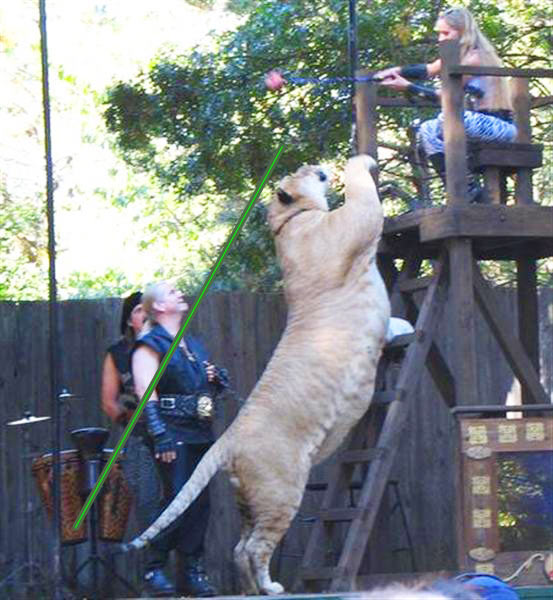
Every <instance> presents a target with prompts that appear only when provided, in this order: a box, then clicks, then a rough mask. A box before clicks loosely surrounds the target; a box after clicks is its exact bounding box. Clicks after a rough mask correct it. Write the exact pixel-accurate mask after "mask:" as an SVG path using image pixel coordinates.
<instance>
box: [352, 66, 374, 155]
mask: <svg viewBox="0 0 553 600" xmlns="http://www.w3.org/2000/svg"><path fill="white" fill-rule="evenodd" d="M355 75H356V77H357V78H359V77H367V76H368V75H370V72H369V71H365V70H362V71H357V72H356V73H355ZM355 127H356V130H357V152H358V153H359V154H369V155H370V156H372V157H373V158H374V160H375V161H377V162H378V153H377V148H378V143H377V139H376V85H375V84H374V83H371V82H368V81H356V83H355Z"/></svg>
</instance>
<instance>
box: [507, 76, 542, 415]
mask: <svg viewBox="0 0 553 600" xmlns="http://www.w3.org/2000/svg"><path fill="white" fill-rule="evenodd" d="M512 86H513V109H514V111H515V122H516V124H517V128H518V136H517V141H518V142H520V143H523V144H530V143H531V141H532V130H531V126H530V92H529V90H528V79H522V78H516V79H515V80H514V81H513V82H512ZM515 199H516V202H517V204H533V202H534V197H533V192H532V169H522V168H519V169H518V171H517V178H516V183H515ZM517 302H518V331H519V338H520V341H521V343H522V345H523V347H524V349H525V350H526V352H527V353H528V357H529V358H530V361H531V362H532V364H533V365H534V368H535V369H536V372H537V373H538V376H539V373H540V340H539V335H540V334H539V323H538V318H539V315H538V280H537V273H536V261H535V260H534V259H533V258H520V259H518V260H517ZM530 402H532V396H531V395H530V394H529V393H528V390H527V389H526V388H525V387H524V386H522V403H523V404H529V403H530Z"/></svg>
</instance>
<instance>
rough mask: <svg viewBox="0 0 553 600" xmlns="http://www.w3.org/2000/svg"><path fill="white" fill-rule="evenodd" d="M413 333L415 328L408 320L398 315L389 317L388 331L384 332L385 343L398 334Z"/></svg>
mask: <svg viewBox="0 0 553 600" xmlns="http://www.w3.org/2000/svg"><path fill="white" fill-rule="evenodd" d="M409 333H415V330H414V328H413V326H412V325H411V323H409V321H406V320H405V319H400V318H398V317H390V322H389V323H388V331H387V332H386V343H387V344H388V343H389V342H391V341H392V340H393V339H394V338H395V337H397V336H398V335H407V334H409Z"/></svg>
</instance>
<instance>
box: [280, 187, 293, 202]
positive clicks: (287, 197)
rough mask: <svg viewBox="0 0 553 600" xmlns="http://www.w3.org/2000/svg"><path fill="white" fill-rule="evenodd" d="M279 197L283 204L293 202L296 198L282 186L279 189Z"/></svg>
mask: <svg viewBox="0 0 553 600" xmlns="http://www.w3.org/2000/svg"><path fill="white" fill-rule="evenodd" d="M277 198H278V199H279V201H280V202H282V204H292V202H294V198H292V196H290V194H288V193H286V192H285V191H284V190H283V189H281V188H279V189H278V190H277Z"/></svg>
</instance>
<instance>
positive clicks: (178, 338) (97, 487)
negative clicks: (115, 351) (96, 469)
mask: <svg viewBox="0 0 553 600" xmlns="http://www.w3.org/2000/svg"><path fill="white" fill-rule="evenodd" d="M282 148H283V146H280V148H279V149H278V151H277V153H276V155H275V157H274V158H273V162H272V163H271V165H270V167H269V168H268V169H267V171H266V173H265V175H264V176H263V179H262V180H261V183H260V184H259V187H258V188H257V190H256V191H255V193H254V195H253V196H252V198H251V200H250V201H249V203H248V205H247V206H246V208H245V209H244V211H243V212H242V215H241V217H240V220H239V221H238V224H237V225H236V227H235V228H234V230H233V232H232V233H231V234H230V236H229V238H228V240H227V243H226V245H225V247H224V248H223V250H222V251H221V253H220V254H219V258H217V261H216V262H215V265H214V267H213V268H212V269H211V273H210V274H209V276H208V278H207V280H206V282H205V283H204V285H203V287H202V290H201V291H200V293H199V295H198V297H197V298H196V302H194V306H193V307H192V310H190V312H189V313H188V317H187V318H186V321H185V322H184V324H183V325H182V327H181V328H180V331H179V332H178V333H177V335H176V336H175V339H174V340H173V343H172V344H171V347H170V348H169V350H167V353H166V354H165V356H164V357H163V359H162V361H161V364H160V365H159V368H158V370H157V371H156V374H155V375H154V376H153V378H152V381H151V382H150V385H149V386H148V389H147V390H146V391H145V392H144V396H142V400H141V401H140V404H139V405H138V407H137V408H136V410H135V412H134V415H133V416H132V418H131V420H130V421H129V422H128V424H127V427H126V428H125V431H124V432H123V435H122V436H121V439H120V440H119V442H118V443H117V445H116V446H115V449H114V450H113V452H112V453H111V457H110V459H109V460H108V462H107V464H106V466H105V467H104V469H103V471H102V473H101V474H100V477H98V481H97V482H96V485H95V486H94V489H93V490H92V491H91V492H90V494H89V496H88V498H87V499H86V502H85V504H84V506H83V509H82V511H81V514H80V515H79V516H78V517H77V520H76V521H75V523H74V524H73V529H78V528H79V527H80V525H81V523H82V520H83V519H84V518H85V517H86V515H87V513H88V511H89V510H90V507H91V506H92V503H93V502H94V500H95V499H96V496H97V495H98V494H99V493H100V490H101V489H102V485H104V481H105V480H106V477H107V476H108V474H109V472H110V470H111V467H112V466H113V463H114V462H115V461H116V460H117V457H118V456H119V453H120V452H121V449H122V448H123V446H124V445H125V443H126V442H127V439H128V438H129V436H130V434H131V432H132V430H133V429H134V426H135V425H136V422H137V421H138V419H139V418H140V415H141V414H142V410H143V409H144V406H145V405H146V402H148V400H149V399H150V396H151V395H152V393H153V391H154V390H155V388H156V386H157V384H158V382H159V380H160V378H161V376H162V375H163V373H164V372H165V369H166V368H167V364H168V363H169V361H170V360H171V357H172V356H173V354H174V353H175V350H176V348H177V346H178V345H179V342H180V341H181V339H182V336H183V335H184V332H185V331H186V328H187V327H188V324H189V323H190V321H191V319H192V317H193V316H194V313H195V312H196V310H197V308H198V306H199V305H200V302H201V301H202V299H203V297H204V296H205V294H206V292H207V290H208V288H209V286H210V285H211V282H212V281H213V278H214V277H215V274H216V273H217V271H218V270H219V267H220V266H221V263H222V262H223V258H225V255H226V254H227V252H228V251H229V249H230V247H231V246H232V244H233V242H234V239H235V238H236V236H237V235H238V233H239V232H240V230H241V229H242V226H243V225H244V223H245V222H246V219H247V217H248V214H249V213H250V211H251V209H252V208H253V205H254V204H255V201H256V200H257V198H258V196H259V194H260V193H261V190H262V189H263V188H264V186H265V183H266V182H267V179H268V178H269V175H270V174H271V172H272V170H273V169H274V167H275V165H276V163H277V161H278V159H279V157H280V154H281V152H282Z"/></svg>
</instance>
